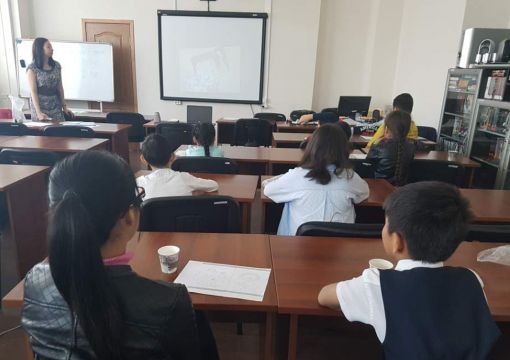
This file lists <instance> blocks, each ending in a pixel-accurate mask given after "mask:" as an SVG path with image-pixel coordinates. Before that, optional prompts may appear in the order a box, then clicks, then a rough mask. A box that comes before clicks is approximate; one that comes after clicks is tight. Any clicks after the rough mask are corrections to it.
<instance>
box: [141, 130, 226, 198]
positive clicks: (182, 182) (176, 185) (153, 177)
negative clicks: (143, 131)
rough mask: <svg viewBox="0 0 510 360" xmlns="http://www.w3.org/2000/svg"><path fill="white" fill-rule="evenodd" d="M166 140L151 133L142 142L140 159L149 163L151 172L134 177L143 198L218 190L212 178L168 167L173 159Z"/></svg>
mask: <svg viewBox="0 0 510 360" xmlns="http://www.w3.org/2000/svg"><path fill="white" fill-rule="evenodd" d="M173 156H174V155H173V153H172V152H171V150H170V145H169V144H168V141H167V140H166V139H165V138H164V137H163V136H161V135H158V134H151V135H149V136H147V137H146V138H145V140H144V142H143V143H142V155H141V156H140V159H141V160H142V162H143V163H144V164H146V165H150V167H151V168H152V170H153V171H152V173H150V174H149V175H145V176H140V177H139V178H137V179H136V182H137V184H138V186H141V187H143V188H144V189H145V198H144V200H148V199H151V198H155V197H166V196H189V195H192V193H193V191H195V190H198V191H205V192H211V191H216V190H218V183H217V182H216V181H214V180H208V179H201V178H197V177H194V176H193V175H191V174H189V173H187V172H178V171H174V170H172V169H170V163H171V161H172V159H173Z"/></svg>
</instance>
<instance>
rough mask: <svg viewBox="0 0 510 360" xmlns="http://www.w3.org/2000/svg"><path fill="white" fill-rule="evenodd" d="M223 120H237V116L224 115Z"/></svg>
mask: <svg viewBox="0 0 510 360" xmlns="http://www.w3.org/2000/svg"><path fill="white" fill-rule="evenodd" d="M223 120H239V118H238V117H231V116H225V117H224V118H223Z"/></svg>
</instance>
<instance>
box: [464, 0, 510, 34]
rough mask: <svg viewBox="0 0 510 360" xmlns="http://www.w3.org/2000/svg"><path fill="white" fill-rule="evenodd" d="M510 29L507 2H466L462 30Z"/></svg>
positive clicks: (509, 12) (495, 0)
mask: <svg viewBox="0 0 510 360" xmlns="http://www.w3.org/2000/svg"><path fill="white" fill-rule="evenodd" d="M477 27H478V28H506V27H510V1H509V0H466V11H465V14H464V22H463V24H462V28H463V29H468V28H477Z"/></svg>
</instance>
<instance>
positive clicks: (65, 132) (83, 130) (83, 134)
mask: <svg viewBox="0 0 510 360" xmlns="http://www.w3.org/2000/svg"><path fill="white" fill-rule="evenodd" d="M43 135H44V136H61V137H79V138H93V137H95V136H96V132H95V131H94V130H92V129H91V128H89V127H86V126H75V125H70V126H67V125H65V126H64V125H62V126H48V127H47V128H45V129H44V131H43Z"/></svg>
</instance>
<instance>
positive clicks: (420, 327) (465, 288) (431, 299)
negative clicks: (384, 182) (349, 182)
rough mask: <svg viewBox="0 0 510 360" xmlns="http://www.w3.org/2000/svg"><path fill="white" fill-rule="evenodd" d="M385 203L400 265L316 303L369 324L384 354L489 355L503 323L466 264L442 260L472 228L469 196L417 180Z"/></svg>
mask: <svg viewBox="0 0 510 360" xmlns="http://www.w3.org/2000/svg"><path fill="white" fill-rule="evenodd" d="M384 210H385V213H386V223H385V226H384V228H383V230H382V241H383V246H384V249H385V251H386V253H387V254H388V255H389V256H391V257H392V258H394V259H395V260H397V261H398V263H397V265H396V267H395V269H394V270H378V269H367V270H365V271H363V273H362V275H361V276H359V277H357V278H354V279H351V280H347V281H341V282H339V283H335V284H330V285H327V286H325V287H324V288H323V289H322V290H321V291H320V293H319V297H318V301H319V303H320V304H321V305H323V306H327V307H331V308H333V309H339V310H341V311H342V312H343V314H344V316H345V317H346V319H347V320H349V321H360V322H363V323H365V324H369V325H371V326H372V327H373V328H374V329H375V332H376V334H377V337H378V338H379V341H381V343H382V345H383V348H384V352H385V358H386V359H387V360H388V359H427V360H434V359H449V360H456V359H459V360H460V359H471V360H474V359H485V358H486V357H487V355H488V354H489V352H490V350H491V349H492V346H493V345H494V343H495V342H496V340H497V338H498V336H499V330H498V328H497V326H496V324H495V322H494V321H493V320H492V318H491V314H490V311H489V308H488V305H487V302H486V299H485V296H484V293H483V290H482V287H481V284H480V282H479V280H478V279H477V276H476V274H475V273H474V272H473V271H470V270H469V269H466V268H457V267H448V266H443V261H445V260H447V259H448V258H449V257H450V256H451V255H452V254H453V253H454V251H455V249H456V248H457V247H458V245H459V244H460V243H461V241H463V239H464V238H465V235H466V233H467V229H468V223H469V221H470V220H471V212H470V210H469V203H468V202H467V200H466V199H464V198H463V197H462V195H461V194H460V192H459V190H458V189H457V188H456V187H453V186H451V185H448V184H446V183H440V182H420V183H414V184H409V185H406V186H404V187H401V188H400V189H399V190H398V191H396V192H395V193H393V194H392V195H390V197H389V198H388V199H387V200H386V201H385V204H384ZM339 241H341V239H340V240H339ZM360 241H362V240H360Z"/></svg>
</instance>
